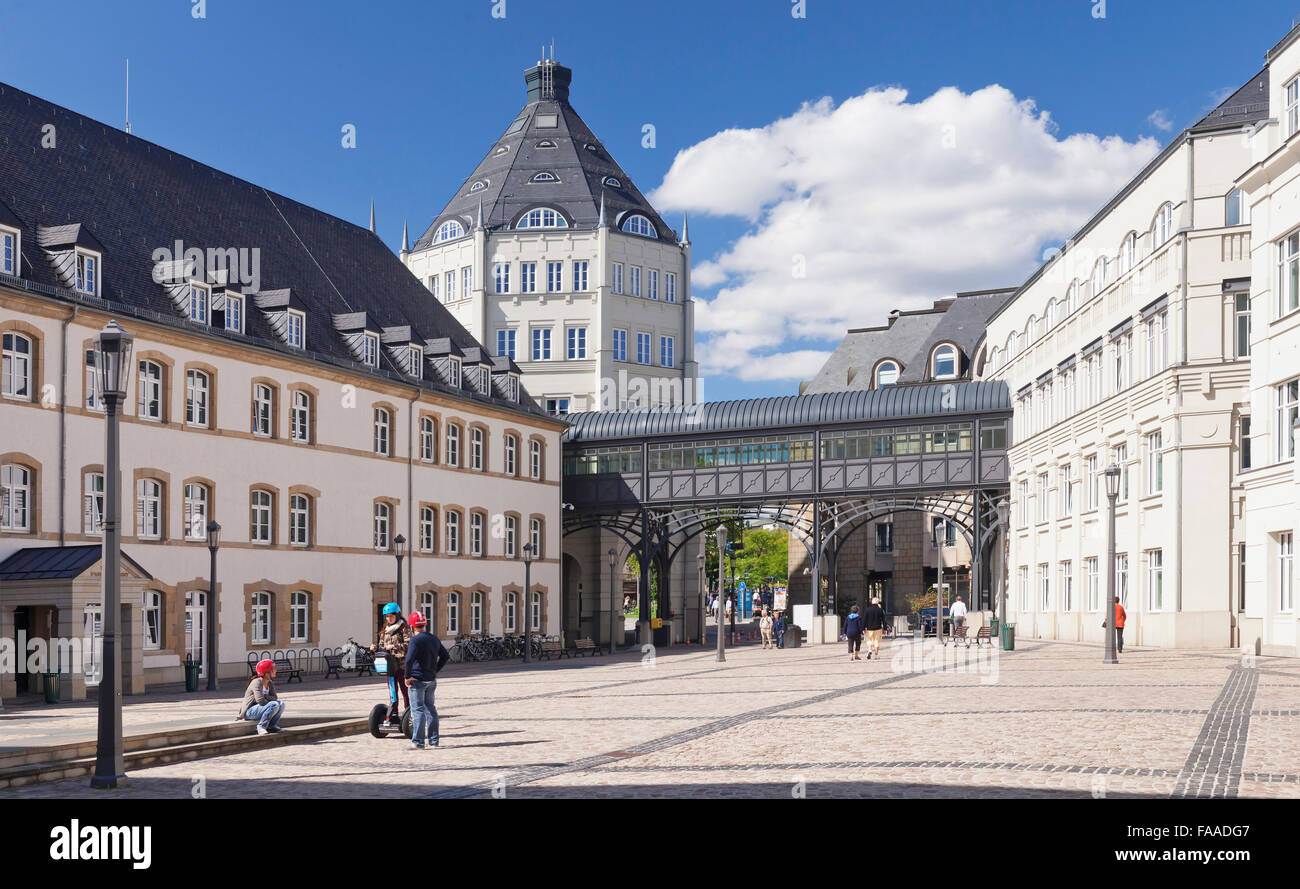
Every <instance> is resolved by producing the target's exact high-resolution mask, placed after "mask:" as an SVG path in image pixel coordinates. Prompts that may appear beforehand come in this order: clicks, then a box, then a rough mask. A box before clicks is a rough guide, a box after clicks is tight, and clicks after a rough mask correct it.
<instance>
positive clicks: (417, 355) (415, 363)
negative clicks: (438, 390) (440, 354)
mask: <svg viewBox="0 0 1300 889" xmlns="http://www.w3.org/2000/svg"><path fill="white" fill-rule="evenodd" d="M410 348H411V351H410V353H409V355H408V357H407V361H408V363H409V366H410V368H411V376H413V377H415V378H416V379H417V380H423V379H424V350H423V349H421V348H420V347H419V346H411V347H410Z"/></svg>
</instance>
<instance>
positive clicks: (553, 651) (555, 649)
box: [538, 639, 564, 660]
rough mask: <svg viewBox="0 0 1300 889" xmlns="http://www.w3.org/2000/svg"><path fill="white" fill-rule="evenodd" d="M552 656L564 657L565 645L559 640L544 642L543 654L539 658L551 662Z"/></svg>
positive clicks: (546, 640)
mask: <svg viewBox="0 0 1300 889" xmlns="http://www.w3.org/2000/svg"><path fill="white" fill-rule="evenodd" d="M551 655H555V656H557V657H564V645H563V644H562V643H561V642H560V640H559V639H543V640H542V651H541V654H539V655H538V657H541V658H543V659H544V660H550V658H551Z"/></svg>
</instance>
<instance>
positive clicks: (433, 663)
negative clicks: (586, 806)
mask: <svg viewBox="0 0 1300 889" xmlns="http://www.w3.org/2000/svg"><path fill="white" fill-rule="evenodd" d="M407 622H408V623H409V624H410V625H411V629H412V630H414V631H415V635H414V636H412V637H411V643H410V645H409V646H407V649H406V687H407V688H409V689H410V690H411V711H412V713H411V722H412V725H411V748H412V749H414V750H423V749H424V745H425V737H426V735H427V736H428V744H429V746H430V747H437V746H438V710H437V708H436V707H434V705H433V691H434V689H435V688H437V686H438V671H439V670H441V669H442V668H443V665H444V664H446V663H447V661H448V660H449V659H450V657H451V655H449V654H448V653H447V649H446V647H445V646H444V645H443V644H442V642H441V640H439V639H438V637H437V636H435V635H433V634H432V633H430V632H428V621H426V620H425V619H424V614H423V613H422V612H419V611H414V612H412V613H411V616H410V618H408V619H407Z"/></svg>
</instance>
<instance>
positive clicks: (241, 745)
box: [0, 717, 369, 789]
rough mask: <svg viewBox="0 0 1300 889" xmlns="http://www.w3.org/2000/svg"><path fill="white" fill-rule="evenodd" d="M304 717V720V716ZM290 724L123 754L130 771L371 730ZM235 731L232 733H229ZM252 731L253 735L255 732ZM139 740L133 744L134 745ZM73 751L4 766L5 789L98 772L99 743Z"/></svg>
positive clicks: (129, 743)
mask: <svg viewBox="0 0 1300 889" xmlns="http://www.w3.org/2000/svg"><path fill="white" fill-rule="evenodd" d="M300 718H301V717H300ZM287 723H288V720H287V719H286V720H285V724H284V725H283V728H284V731H283V732H280V733H279V734H275V735H259V734H257V733H256V729H255V728H254V727H253V724H252V723H247V722H245V723H238V722H232V723H229V725H228V726H225V725H217V726H202V727H200V728H199V729H188V730H179V731H176V732H171V733H168V732H153V733H150V734H149V735H146V736H140V735H136V736H132V737H129V738H126V739H124V742H123V745H124V753H123V756H122V759H123V762H124V764H125V767H126V770H127V772H128V776H129V773H130V772H131V770H132V769H143V768H148V767H150V766H157V765H165V764H167V763H173V762H183V761H186V760H191V759H202V758H204V757H208V756H221V755H223V754H228V753H243V752H247V751H249V750H260V749H263V748H266V747H278V746H282V745H285V744H302V743H306V742H309V741H321V740H324V739H327V738H339V737H344V736H346V735H355V734H360V733H362V732H365V731H368V730H369V724H368V720H367V719H365V718H349V719H336V720H329V721H323V722H309V723H306V724H298V725H292V726H290V725H288V724H287ZM230 728H233V729H235V730H236V731H235V733H232V732H231V731H229V730H228V729H230ZM203 732H208V733H209V736H207V737H201V738H199V739H197V740H195V739H189V740H185V739H183V736H186V735H191V736H193V735H196V734H200V735H201V734H202V733H203ZM250 732H251V734H250ZM166 737H182V740H180V741H179V742H177V743H170V744H168V743H162V744H158V743H153V744H152V745H151V746H142V744H143V742H144V741H145V740H149V741H157V740H158V739H159V738H166ZM133 742H134V744H133ZM63 746H64V747H66V748H72V749H73V751H74V754H75V755H72V756H68V755H64V756H63V757H62V758H58V759H42V760H38V761H35V762H26V763H21V764H16V765H15V764H10V765H8V766H6V767H0V789H4V788H9V787H22V786H24V785H26V784H33V783H36V782H38V781H61V780H64V779H67V778H80V777H84V776H87V775H91V774H94V771H95V744H94V742H93V741H92V742H90V743H89V753H85V752H83V751H84V748H85V744H75V745H63Z"/></svg>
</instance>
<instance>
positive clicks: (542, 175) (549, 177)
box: [528, 170, 560, 182]
mask: <svg viewBox="0 0 1300 889" xmlns="http://www.w3.org/2000/svg"><path fill="white" fill-rule="evenodd" d="M528 181H529V182H559V181H560V179H559V177H558V176H556V175H555V174H554V173H552V172H551V171H549V170H542V171H541V172H539V173H534V174H533V178H532V179H529V180H528Z"/></svg>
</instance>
